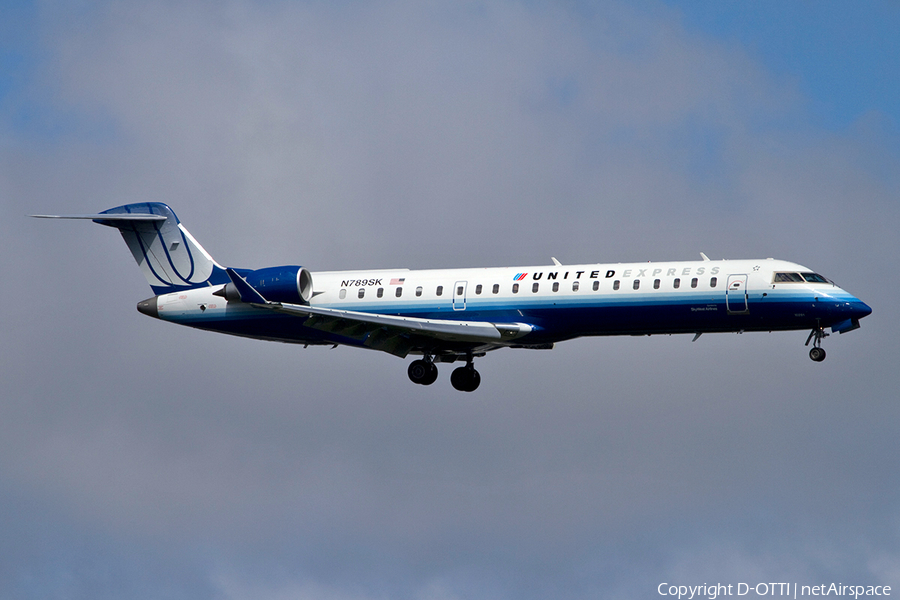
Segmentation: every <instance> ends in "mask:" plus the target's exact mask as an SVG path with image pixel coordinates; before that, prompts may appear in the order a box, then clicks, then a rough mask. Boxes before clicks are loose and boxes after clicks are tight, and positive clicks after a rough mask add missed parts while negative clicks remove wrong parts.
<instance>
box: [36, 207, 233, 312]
mask: <svg viewBox="0 0 900 600" xmlns="http://www.w3.org/2000/svg"><path fill="white" fill-rule="evenodd" d="M32 216H34V217H39V218H46V219H90V220H92V221H93V222H94V223H99V224H100V225H106V226H108V227H115V228H116V229H118V230H119V232H120V233H121V234H122V237H123V238H124V239H125V243H126V244H127V245H128V249H129V250H131V254H132V256H134V260H135V261H136V262H137V264H138V266H139V267H140V268H141V272H142V273H143V274H144V277H146V279H147V283H149V284H150V287H151V288H153V293H154V294H156V295H160V294H167V293H170V292H176V291H180V290H189V289H194V288H199V287H207V286H212V285H220V284H226V283H228V282H229V281H230V279H229V278H228V274H227V273H226V272H225V269H224V268H222V266H221V265H219V264H218V263H217V262H216V261H214V260H213V258H212V257H211V256H210V255H209V253H208V252H207V251H206V250H204V249H203V246H201V245H200V244H199V243H198V242H197V240H195V239H194V237H193V236H192V235H191V234H190V233H189V232H188V230H187V229H185V228H184V226H183V225H182V224H181V221H179V220H178V217H177V216H175V213H174V212H173V211H172V209H171V208H169V207H168V206H167V205H165V204H163V203H162V202H141V203H139V204H126V205H124V206H117V207H116V208H110V209H109V210H105V211H103V212H101V213H98V214H90V215H32Z"/></svg>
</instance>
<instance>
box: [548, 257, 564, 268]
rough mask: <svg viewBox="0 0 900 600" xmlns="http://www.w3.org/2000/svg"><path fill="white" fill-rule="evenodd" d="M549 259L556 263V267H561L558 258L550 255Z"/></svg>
mask: <svg viewBox="0 0 900 600" xmlns="http://www.w3.org/2000/svg"><path fill="white" fill-rule="evenodd" d="M550 260H552V261H553V264H554V265H556V266H557V267H561V266H562V263H561V262H559V261H558V260H556V257H555V256H551V257H550Z"/></svg>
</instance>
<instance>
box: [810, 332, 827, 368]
mask: <svg viewBox="0 0 900 600" xmlns="http://www.w3.org/2000/svg"><path fill="white" fill-rule="evenodd" d="M827 337H828V334H827V333H825V329H823V328H822V327H815V328H814V329H813V330H812V331H810V332H809V337H808V338H806V345H807V346H809V342H810V340H812V339H813V338H816V340H815V341H814V342H813V347H812V348H810V349H809V357H810V358H811V359H813V360H814V361H816V362H822V361H823V360H825V349H824V348H822V340H823V339H825V338H827Z"/></svg>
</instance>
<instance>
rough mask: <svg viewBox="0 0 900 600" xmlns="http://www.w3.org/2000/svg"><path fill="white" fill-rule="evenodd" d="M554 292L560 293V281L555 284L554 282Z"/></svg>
mask: <svg viewBox="0 0 900 600" xmlns="http://www.w3.org/2000/svg"><path fill="white" fill-rule="evenodd" d="M553 291H554V292H558V291H559V282H558V281H554V282H553Z"/></svg>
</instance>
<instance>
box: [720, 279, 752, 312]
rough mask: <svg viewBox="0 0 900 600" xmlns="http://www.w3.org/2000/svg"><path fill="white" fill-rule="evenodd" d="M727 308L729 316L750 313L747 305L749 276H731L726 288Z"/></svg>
mask: <svg viewBox="0 0 900 600" xmlns="http://www.w3.org/2000/svg"><path fill="white" fill-rule="evenodd" d="M725 308H726V310H727V311H728V314H729V315H745V314H747V313H749V312H750V307H749V305H748V304H747V276H746V275H729V276H728V286H727V287H726V288H725Z"/></svg>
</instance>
